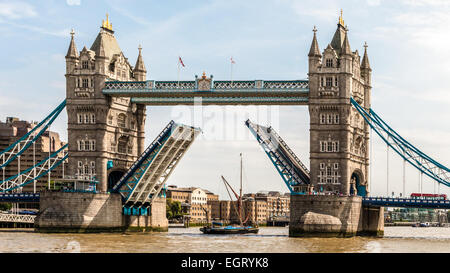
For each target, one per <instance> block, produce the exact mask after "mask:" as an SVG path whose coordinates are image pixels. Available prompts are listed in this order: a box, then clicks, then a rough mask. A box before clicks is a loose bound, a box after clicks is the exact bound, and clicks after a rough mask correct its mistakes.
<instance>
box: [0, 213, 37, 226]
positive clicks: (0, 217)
mask: <svg viewBox="0 0 450 273" xmlns="http://www.w3.org/2000/svg"><path fill="white" fill-rule="evenodd" d="M35 218H36V215H21V214H6V213H0V222H6V223H27V224H34V220H35Z"/></svg>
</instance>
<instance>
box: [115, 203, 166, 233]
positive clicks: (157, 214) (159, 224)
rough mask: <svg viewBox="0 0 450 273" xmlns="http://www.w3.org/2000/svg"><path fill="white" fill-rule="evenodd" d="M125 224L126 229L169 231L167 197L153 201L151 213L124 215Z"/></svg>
mask: <svg viewBox="0 0 450 273" xmlns="http://www.w3.org/2000/svg"><path fill="white" fill-rule="evenodd" d="M123 226H124V228H125V229H126V231H138V232H150V231H168V230H169V221H168V220H167V218H166V198H161V197H159V198H157V199H155V201H153V203H152V207H151V211H150V215H123Z"/></svg>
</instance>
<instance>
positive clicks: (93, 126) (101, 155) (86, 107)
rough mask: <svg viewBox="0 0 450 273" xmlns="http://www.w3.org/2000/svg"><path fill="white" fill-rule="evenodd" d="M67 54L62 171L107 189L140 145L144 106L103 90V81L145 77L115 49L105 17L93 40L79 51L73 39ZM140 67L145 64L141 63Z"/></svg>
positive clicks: (108, 23) (110, 28)
mask: <svg viewBox="0 0 450 273" xmlns="http://www.w3.org/2000/svg"><path fill="white" fill-rule="evenodd" d="M73 36H74V35H73V32H72V40H71V42H70V46H69V50H68V53H67V56H66V99H67V100H66V103H67V104H66V105H67V106H66V108H67V115H68V143H69V164H68V170H67V174H68V175H69V176H74V177H76V178H77V179H86V180H91V179H94V178H95V179H96V180H97V181H99V185H98V187H97V189H98V190H99V191H102V192H106V191H107V190H108V189H109V188H111V187H112V185H113V184H115V182H116V181H117V180H118V179H119V178H120V177H121V176H122V174H123V173H124V172H125V171H126V170H127V169H128V168H129V167H130V166H131V165H132V163H133V162H134V161H136V159H137V158H138V155H139V154H140V153H141V152H142V151H143V149H144V147H143V146H144V134H145V132H144V124H145V118H146V114H145V106H143V105H137V104H135V103H132V102H131V100H130V99H126V98H112V97H109V96H107V95H104V94H103V93H102V89H103V87H104V84H105V81H108V80H118V81H137V80H145V76H146V74H145V72H146V71H142V67H144V66H143V61H142V56H141V55H139V56H140V57H138V63H139V59H140V60H141V63H142V67H141V69H134V68H133V67H132V66H131V65H130V63H129V62H128V59H127V58H126V57H125V56H124V54H123V52H122V50H121V49H120V47H119V45H118V43H117V41H116V38H115V36H114V31H113V29H112V24H111V23H110V22H109V19H108V18H107V19H106V20H104V21H103V23H102V26H101V27H100V32H99V33H98V35H97V38H96V39H95V41H94V43H93V44H92V46H91V47H90V49H87V48H86V47H84V48H83V50H82V51H81V52H80V53H79V55H78V52H77V50H76V47H75V42H74V38H73ZM144 70H145V67H144Z"/></svg>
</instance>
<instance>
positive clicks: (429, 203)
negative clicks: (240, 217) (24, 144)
mask: <svg viewBox="0 0 450 273" xmlns="http://www.w3.org/2000/svg"><path fill="white" fill-rule="evenodd" d="M294 194H295V193H294ZM39 196H40V194H39V193H7V194H0V203H39ZM362 203H363V205H364V206H368V207H404V208H426V209H450V200H426V199H417V198H392V197H363V200H362Z"/></svg>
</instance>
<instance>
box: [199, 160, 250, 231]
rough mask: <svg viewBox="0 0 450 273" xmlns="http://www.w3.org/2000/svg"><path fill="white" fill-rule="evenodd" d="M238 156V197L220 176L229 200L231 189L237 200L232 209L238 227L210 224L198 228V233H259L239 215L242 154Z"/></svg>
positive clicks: (240, 208)
mask: <svg viewBox="0 0 450 273" xmlns="http://www.w3.org/2000/svg"><path fill="white" fill-rule="evenodd" d="M240 156H241V176H240V180H241V184H240V186H241V188H240V191H239V195H238V194H237V193H236V192H235V191H234V190H233V188H232V187H231V185H230V184H229V183H228V181H227V180H226V179H225V177H223V176H221V177H222V181H223V183H224V184H225V187H226V189H227V192H228V194H229V196H230V199H232V198H231V195H230V192H229V191H228V188H230V189H231V191H232V192H233V193H234V195H235V197H236V198H237V202H236V203H237V208H236V206H234V208H235V210H236V214H237V215H238V217H239V223H240V225H228V226H223V224H222V223H218V222H212V225H207V226H204V227H201V228H200V231H201V232H203V233H204V234H246V233H258V231H259V228H258V227H257V226H252V225H245V223H247V220H248V216H247V219H245V220H244V221H243V220H242V215H241V211H242V154H240Z"/></svg>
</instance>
